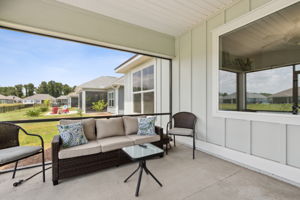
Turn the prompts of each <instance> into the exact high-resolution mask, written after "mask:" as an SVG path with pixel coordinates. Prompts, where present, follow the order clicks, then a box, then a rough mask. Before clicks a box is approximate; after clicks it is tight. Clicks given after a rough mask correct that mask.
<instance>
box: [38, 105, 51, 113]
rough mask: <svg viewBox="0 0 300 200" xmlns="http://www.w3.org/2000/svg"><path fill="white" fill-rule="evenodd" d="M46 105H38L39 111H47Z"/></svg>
mask: <svg viewBox="0 0 300 200" xmlns="http://www.w3.org/2000/svg"><path fill="white" fill-rule="evenodd" d="M48 109H49V108H48V107H46V106H42V107H40V111H41V112H47V111H48Z"/></svg>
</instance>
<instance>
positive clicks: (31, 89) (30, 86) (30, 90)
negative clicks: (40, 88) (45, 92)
mask: <svg viewBox="0 0 300 200" xmlns="http://www.w3.org/2000/svg"><path fill="white" fill-rule="evenodd" d="M34 90H35V87H34V85H33V84H32V83H29V84H27V96H32V95H33V94H34Z"/></svg>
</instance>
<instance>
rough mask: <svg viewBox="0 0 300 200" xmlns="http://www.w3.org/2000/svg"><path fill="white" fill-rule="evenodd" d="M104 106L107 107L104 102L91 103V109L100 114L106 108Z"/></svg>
mask: <svg viewBox="0 0 300 200" xmlns="http://www.w3.org/2000/svg"><path fill="white" fill-rule="evenodd" d="M106 106H107V103H106V102H105V101H104V100H99V101H96V102H93V106H92V109H94V110H96V111H98V112H101V111H103V110H104V109H105V108H106Z"/></svg>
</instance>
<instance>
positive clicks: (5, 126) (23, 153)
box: [0, 122, 45, 186]
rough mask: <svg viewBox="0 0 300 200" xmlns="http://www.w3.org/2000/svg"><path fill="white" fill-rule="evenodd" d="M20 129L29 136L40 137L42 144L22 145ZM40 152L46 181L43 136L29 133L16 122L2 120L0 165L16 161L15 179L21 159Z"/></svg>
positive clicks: (0, 126)
mask: <svg viewBox="0 0 300 200" xmlns="http://www.w3.org/2000/svg"><path fill="white" fill-rule="evenodd" d="M20 130H21V131H23V132H24V133H25V134H26V135H28V136H34V137H38V138H39V139H40V140H41V146H20V143H19V132H20ZM40 153H41V154H42V172H43V182H45V155H44V140H43V138H42V137H41V136H40V135H36V134H31V133H27V131H25V130H24V129H23V128H22V127H20V126H17V125H15V124H12V123H7V122H0V166H4V165H7V164H10V163H14V162H15V168H14V171H13V175H12V178H13V179H14V178H15V175H16V171H17V167H18V161H19V160H22V159H25V158H28V157H30V156H34V155H36V154H40ZM38 173H40V172H38ZM32 177H33V176H32ZM30 178H31V177H30ZM30 178H29V179H30ZM26 180H28V179H26ZM26 180H25V181H26ZM22 182H24V181H23V180H21V181H19V182H16V183H14V186H18V185H20V184H21V183H22Z"/></svg>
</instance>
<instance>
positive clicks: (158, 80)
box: [124, 58, 170, 129]
mask: <svg viewBox="0 0 300 200" xmlns="http://www.w3.org/2000/svg"><path fill="white" fill-rule="evenodd" d="M151 64H154V68H155V70H154V82H155V83H154V87H155V95H154V102H155V107H154V112H155V113H168V112H169V108H170V106H169V105H170V104H169V103H170V92H169V91H170V90H169V88H170V86H169V85H170V82H169V78H170V77H169V74H170V67H169V66H170V62H169V61H168V60H166V59H160V58H153V59H151V60H150V61H148V62H146V63H142V64H140V65H138V66H136V67H135V68H133V69H132V70H131V71H129V72H128V73H126V74H125V84H124V90H125V92H124V103H125V104H124V113H125V114H132V113H133V94H132V74H133V72H134V71H135V70H136V69H138V68H142V67H144V66H150V65H151ZM168 121H169V116H157V120H156V125H158V126H161V127H162V128H164V129H165V128H166V125H167V123H168Z"/></svg>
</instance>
